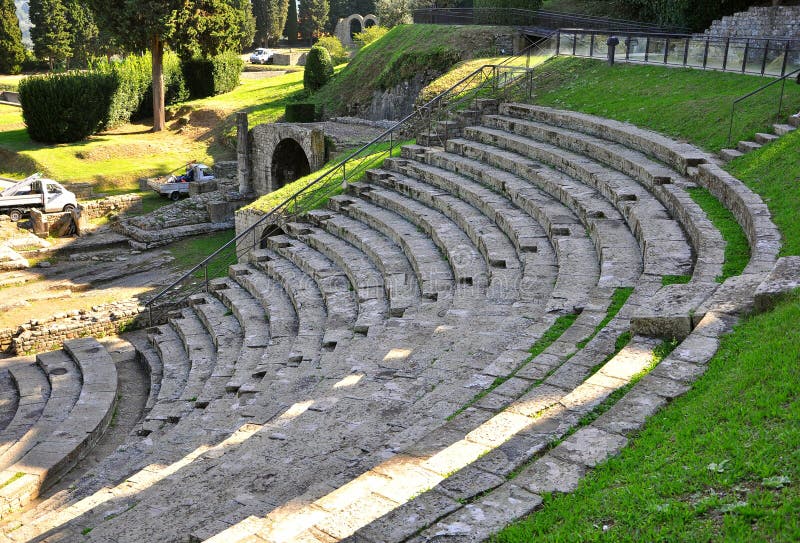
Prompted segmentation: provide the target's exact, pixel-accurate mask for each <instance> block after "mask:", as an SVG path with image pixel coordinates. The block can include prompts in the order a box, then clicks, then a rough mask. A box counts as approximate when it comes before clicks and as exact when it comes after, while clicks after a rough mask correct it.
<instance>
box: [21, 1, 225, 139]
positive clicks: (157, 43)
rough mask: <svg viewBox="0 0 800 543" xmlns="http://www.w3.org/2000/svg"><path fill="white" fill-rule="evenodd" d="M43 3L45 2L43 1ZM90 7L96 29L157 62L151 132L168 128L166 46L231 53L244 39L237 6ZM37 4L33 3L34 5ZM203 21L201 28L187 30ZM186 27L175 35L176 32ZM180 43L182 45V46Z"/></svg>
mask: <svg viewBox="0 0 800 543" xmlns="http://www.w3.org/2000/svg"><path fill="white" fill-rule="evenodd" d="M39 1H42V0H39ZM81 1H83V2H86V3H87V4H89V6H90V7H91V8H92V11H93V12H94V15H95V20H96V21H97V26H98V27H100V29H101V31H103V32H108V34H110V35H112V36H114V37H115V38H116V39H117V40H119V42H118V43H119V45H120V46H122V47H125V48H127V49H128V50H134V51H141V50H143V49H148V50H149V51H150V54H151V56H152V59H153V131H154V132H158V131H160V130H164V128H165V127H166V120H165V115H164V71H163V68H164V47H165V46H166V45H168V44H169V45H171V46H173V48H177V47H178V46H185V47H189V46H190V44H187V43H186V42H185V40H186V39H191V40H192V41H194V42H196V44H197V46H198V47H199V51H200V53H201V54H204V55H208V54H214V53H215V52H219V51H220V50H225V49H226V48H227V49H230V48H231V47H232V45H231V44H234V45H233V46H235V45H236V44H238V42H239V41H240V40H241V34H240V32H241V27H239V26H237V25H235V24H234V25H231V24H229V23H230V21H231V20H232V18H231V11H233V7H231V4H230V3H228V2H217V1H213V0H125V1H124V2H109V1H108V0H81ZM32 5H33V2H31V6H32ZM201 19H203V25H202V26H203V28H196V29H195V30H196V31H195V32H188V29H190V26H191V25H192V24H195V23H197V22H198V21H199V20H201ZM181 28H183V29H187V31H186V32H182V33H181V32H177V31H176V30H177V29H181ZM178 40H180V43H178Z"/></svg>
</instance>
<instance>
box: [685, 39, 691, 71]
mask: <svg viewBox="0 0 800 543" xmlns="http://www.w3.org/2000/svg"><path fill="white" fill-rule="evenodd" d="M691 41H692V39H691V38H686V45H684V46H683V65H684V66H686V64H687V63H688V62H689V43H690V42H691Z"/></svg>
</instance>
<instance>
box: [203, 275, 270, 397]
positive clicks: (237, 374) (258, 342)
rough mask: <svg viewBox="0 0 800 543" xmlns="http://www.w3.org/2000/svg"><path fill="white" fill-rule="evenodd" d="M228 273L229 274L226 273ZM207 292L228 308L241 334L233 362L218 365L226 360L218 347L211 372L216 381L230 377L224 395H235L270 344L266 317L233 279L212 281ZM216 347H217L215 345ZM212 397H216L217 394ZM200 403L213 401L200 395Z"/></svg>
mask: <svg viewBox="0 0 800 543" xmlns="http://www.w3.org/2000/svg"><path fill="white" fill-rule="evenodd" d="M229 273H233V272H231V271H229ZM209 288H210V290H211V292H212V293H213V295H214V296H215V297H216V298H217V299H219V300H220V301H221V302H222V303H223V304H224V306H225V307H226V308H228V311H229V312H231V313H233V315H234V316H235V317H236V320H237V321H238V323H239V327H240V328H241V330H242V331H243V333H244V338H243V341H241V342H237V344H238V345H239V352H238V356H236V359H235V360H234V361H229V362H227V364H224V363H221V362H220V360H221V358H222V359H227V355H225V353H220V349H219V347H218V348H217V368H216V369H215V371H214V376H215V378H219V379H220V380H222V379H223V378H225V377H227V376H228V374H230V376H229V377H228V380H227V382H226V383H225V391H226V392H237V391H239V389H240V388H241V387H242V385H243V384H244V383H247V382H248V381H250V379H251V378H252V375H253V373H255V372H256V371H257V370H256V368H257V367H258V366H259V364H260V363H261V358H262V356H263V354H264V350H265V348H266V347H268V346H269V345H270V344H271V343H272V339H271V337H270V326H269V322H268V318H267V314H266V312H265V310H264V307H263V306H262V305H261V304H260V303H259V301H258V300H257V299H255V298H254V297H253V296H252V295H251V294H250V293H249V292H248V291H247V290H245V289H244V288H242V287H241V286H239V284H238V283H236V281H235V280H234V279H230V278H218V279H213V280H212V281H211V282H210V283H209ZM202 307H203V306H196V307H195V309H202ZM217 345H218V346H219V342H217ZM233 349H235V345H231V346H230V347H227V348H225V349H223V350H227V351H228V352H231V353H232V354H233ZM216 394H217V396H219V393H218V392H217V393H216ZM201 399H202V400H201V401H213V400H215V399H216V398H211V397H209V396H208V394H207V392H206V391H204V393H203V395H202V396H201Z"/></svg>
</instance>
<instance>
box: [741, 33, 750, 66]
mask: <svg viewBox="0 0 800 543" xmlns="http://www.w3.org/2000/svg"><path fill="white" fill-rule="evenodd" d="M749 53H750V38H748V39H747V40H745V42H744V55H742V56H743V57H744V58H742V73H745V72H746V71H747V55H748V54H749Z"/></svg>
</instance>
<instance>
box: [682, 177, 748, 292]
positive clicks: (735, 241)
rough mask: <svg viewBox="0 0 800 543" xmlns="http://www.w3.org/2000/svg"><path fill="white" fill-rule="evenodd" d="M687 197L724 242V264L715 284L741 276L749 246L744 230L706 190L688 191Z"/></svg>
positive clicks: (745, 264) (693, 189) (726, 209)
mask: <svg viewBox="0 0 800 543" xmlns="http://www.w3.org/2000/svg"><path fill="white" fill-rule="evenodd" d="M688 192H689V196H691V197H692V200H694V201H695V202H696V203H697V205H699V206H700V207H701V208H702V209H703V211H705V213H706V215H708V218H709V220H710V221H711V222H712V223H713V224H714V227H715V228H716V229H717V230H719V232H720V234H722V239H724V240H725V262H724V263H723V264H722V275H720V276H719V277H717V282H718V283H722V282H723V281H725V279H727V278H728V277H733V276H734V275H741V273H742V271H743V270H744V268H745V266H747V263H748V262H749V261H750V245H749V244H748V243H747V236H745V235H744V230H742V227H741V226H739V223H737V222H736V218H735V217H734V216H733V213H731V212H730V211H728V208H726V207H725V206H724V205H722V203H721V202H720V201H719V200H717V199H716V198H715V197H714V196H713V195H712V194H711V193H710V192H708V190H707V189H704V188H699V187H698V188H691V189H688Z"/></svg>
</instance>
